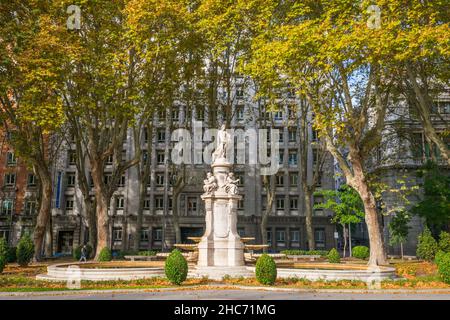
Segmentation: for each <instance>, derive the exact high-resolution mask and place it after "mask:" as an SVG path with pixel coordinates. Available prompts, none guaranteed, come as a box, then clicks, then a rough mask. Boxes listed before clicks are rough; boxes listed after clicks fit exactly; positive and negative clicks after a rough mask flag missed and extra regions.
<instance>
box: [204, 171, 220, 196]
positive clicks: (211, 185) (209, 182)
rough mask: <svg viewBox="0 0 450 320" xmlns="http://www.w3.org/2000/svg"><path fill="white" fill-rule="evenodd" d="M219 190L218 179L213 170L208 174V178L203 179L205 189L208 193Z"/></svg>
mask: <svg viewBox="0 0 450 320" xmlns="http://www.w3.org/2000/svg"><path fill="white" fill-rule="evenodd" d="M216 190H217V180H216V177H214V176H213V174H212V173H211V172H208V173H207V174H206V179H205V180H203V191H204V192H205V193H206V194H211V193H212V192H214V191H216Z"/></svg>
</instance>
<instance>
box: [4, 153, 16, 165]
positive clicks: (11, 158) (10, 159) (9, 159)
mask: <svg viewBox="0 0 450 320" xmlns="http://www.w3.org/2000/svg"><path fill="white" fill-rule="evenodd" d="M16 162H17V161H16V156H15V155H14V152H12V151H8V152H7V153H6V164H7V165H8V166H13V165H15V164H16Z"/></svg>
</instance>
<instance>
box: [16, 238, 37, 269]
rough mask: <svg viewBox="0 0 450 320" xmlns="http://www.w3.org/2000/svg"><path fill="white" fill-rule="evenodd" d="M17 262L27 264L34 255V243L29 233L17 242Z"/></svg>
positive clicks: (21, 264)
mask: <svg viewBox="0 0 450 320" xmlns="http://www.w3.org/2000/svg"><path fill="white" fill-rule="evenodd" d="M16 255H17V263H18V264H19V265H20V266H27V265H28V264H29V263H30V261H31V259H32V258H33V255H34V244H33V241H32V240H31V238H30V236H29V235H25V236H23V237H22V238H21V239H20V240H19V243H18V244H17V251H16Z"/></svg>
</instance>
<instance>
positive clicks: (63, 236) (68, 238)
mask: <svg viewBox="0 0 450 320" xmlns="http://www.w3.org/2000/svg"><path fill="white" fill-rule="evenodd" d="M72 248H73V231H59V232H58V253H62V254H72Z"/></svg>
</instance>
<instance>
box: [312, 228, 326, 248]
mask: <svg viewBox="0 0 450 320" xmlns="http://www.w3.org/2000/svg"><path fill="white" fill-rule="evenodd" d="M314 241H315V242H316V247H317V248H325V229H324V228H316V229H315V230H314Z"/></svg>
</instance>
